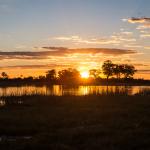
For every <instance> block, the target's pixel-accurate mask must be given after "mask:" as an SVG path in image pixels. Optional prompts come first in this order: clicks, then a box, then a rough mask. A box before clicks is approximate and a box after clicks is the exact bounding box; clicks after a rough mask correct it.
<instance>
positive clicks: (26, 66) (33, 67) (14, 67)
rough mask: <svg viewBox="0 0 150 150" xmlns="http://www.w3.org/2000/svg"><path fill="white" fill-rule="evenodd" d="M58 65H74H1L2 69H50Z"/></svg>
mask: <svg viewBox="0 0 150 150" xmlns="http://www.w3.org/2000/svg"><path fill="white" fill-rule="evenodd" d="M58 67H61V68H62V67H64V68H68V67H72V65H70V64H45V65H14V66H0V69H37V68H38V69H49V68H58Z"/></svg>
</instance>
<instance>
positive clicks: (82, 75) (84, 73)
mask: <svg viewBox="0 0 150 150" xmlns="http://www.w3.org/2000/svg"><path fill="white" fill-rule="evenodd" d="M81 77H82V78H88V77H89V72H87V71H84V72H81Z"/></svg>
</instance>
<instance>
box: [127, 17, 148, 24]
mask: <svg viewBox="0 0 150 150" xmlns="http://www.w3.org/2000/svg"><path fill="white" fill-rule="evenodd" d="M124 21H128V22H129V23H147V22H150V18H149V17H141V18H136V17H132V18H129V19H127V20H124Z"/></svg>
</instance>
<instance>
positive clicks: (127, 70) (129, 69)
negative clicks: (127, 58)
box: [123, 64, 136, 78]
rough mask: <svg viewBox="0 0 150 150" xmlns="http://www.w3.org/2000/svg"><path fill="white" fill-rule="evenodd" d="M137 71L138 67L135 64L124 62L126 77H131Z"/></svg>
mask: <svg viewBox="0 0 150 150" xmlns="http://www.w3.org/2000/svg"><path fill="white" fill-rule="evenodd" d="M135 72H136V69H135V67H134V66H133V65H128V64H124V70H123V74H124V78H131V77H132V76H133V75H134V74H135Z"/></svg>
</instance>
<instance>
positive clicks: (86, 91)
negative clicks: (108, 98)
mask: <svg viewBox="0 0 150 150" xmlns="http://www.w3.org/2000/svg"><path fill="white" fill-rule="evenodd" d="M145 90H147V91H150V86H75V87H70V86H62V85H54V86H41V87H39V86H21V87H17V86H16V87H1V88H0V96H12V95H14V96H21V95H35V94H40V95H57V96H62V95H76V96H81V95H99V94H126V95H135V94H138V93H141V92H143V91H145ZM0 105H1V104H0Z"/></svg>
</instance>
